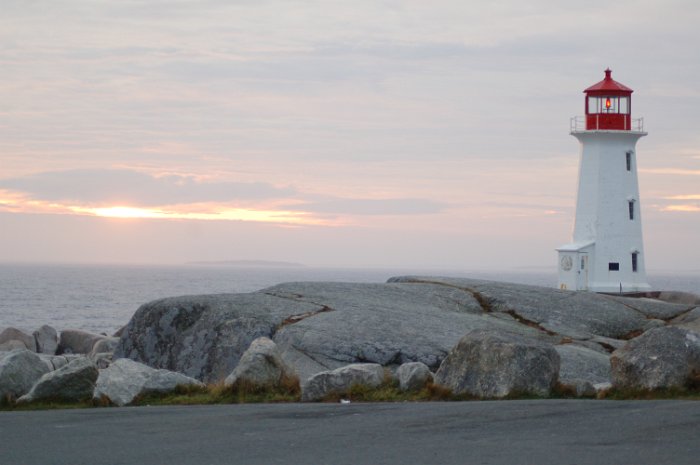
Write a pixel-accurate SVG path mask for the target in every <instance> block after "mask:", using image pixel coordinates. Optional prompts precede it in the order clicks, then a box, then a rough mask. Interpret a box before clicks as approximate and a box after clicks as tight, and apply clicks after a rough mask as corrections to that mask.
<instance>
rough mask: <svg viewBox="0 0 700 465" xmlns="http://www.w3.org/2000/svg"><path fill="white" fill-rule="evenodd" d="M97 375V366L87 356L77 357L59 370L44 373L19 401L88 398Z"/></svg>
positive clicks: (74, 400) (77, 400) (78, 400)
mask: <svg viewBox="0 0 700 465" xmlns="http://www.w3.org/2000/svg"><path fill="white" fill-rule="evenodd" d="M97 375H98V372H97V367H96V366H95V365H94V364H93V363H92V362H91V361H90V360H89V359H88V358H87V357H79V358H76V359H75V360H72V361H71V362H70V363H68V364H67V365H65V366H62V367H61V368H59V369H58V370H55V371H51V372H49V373H46V374H45V375H43V376H42V377H41V378H40V379H39V380H38V381H37V382H36V384H35V385H34V386H33V387H32V389H31V390H30V391H29V392H28V393H27V394H25V395H24V396H22V397H20V398H19V399H18V402H20V403H23V402H36V401H41V400H47V401H60V402H80V401H83V400H88V399H90V398H91V397H92V392H93V390H94V389H95V381H96V380H97Z"/></svg>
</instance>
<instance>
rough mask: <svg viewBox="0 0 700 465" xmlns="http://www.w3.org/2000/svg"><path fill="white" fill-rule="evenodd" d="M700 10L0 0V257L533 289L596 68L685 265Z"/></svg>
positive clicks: (691, 265)
mask: <svg viewBox="0 0 700 465" xmlns="http://www.w3.org/2000/svg"><path fill="white" fill-rule="evenodd" d="M699 5H700V4H698V3H697V2H696V1H690V0H688V1H680V0H665V1H663V2H662V1H624V0H622V1H616V2H609V1H597V0H593V1H588V2H561V1H554V0H551V1H550V0H534V1H522V0H517V1H516V0H513V1H510V0H508V1H490V2H481V1H479V2H476V1H465V0H460V1H443V0H436V1H431V2H426V1H412V0H402V1H390V0H387V1H377V0H373V1H364V0H354V1H352V2H346V1H306V0H297V1H294V0H285V1H265V0H255V1H247V0H241V1H233V0H230V1H228V0H218V1H217V0H198V1H187V0H179V1H178V0H169V1H165V0H162V1H161V0H119V1H117V0H113V1H107V0H83V1H78V0H46V1H43V0H32V1H30V0H16V1H15V0H0V70H1V71H2V73H1V74H0V261H13V262H15V261H23V262H24V261H27V262H37V261H39V262H100V263H104V262H122V263H125V262H128V263H182V262H185V261H191V260H235V259H264V260H285V261H294V262H302V263H306V264H310V265H329V266H384V267H411V268H421V267H424V268H453V269H464V270H470V269H483V268H490V269H513V268H519V267H550V268H551V270H552V271H553V270H554V269H555V266H556V253H555V251H554V249H555V248H556V247H557V246H559V245H561V244H564V243H567V242H569V241H570V239H571V232H572V227H573V217H574V203H575V195H576V184H577V163H578V152H579V147H578V142H577V141H576V139H575V138H573V137H572V136H570V135H569V134H568V132H569V118H570V117H571V116H574V115H577V114H582V113H583V104H584V99H583V94H582V90H583V89H585V88H586V87H588V86H590V85H592V84H594V83H595V82H598V81H600V80H601V79H602V78H603V70H604V69H605V68H606V67H610V68H611V69H612V70H613V77H614V78H615V79H616V80H618V81H620V82H622V83H624V84H625V85H627V86H629V87H631V88H633V89H634V90H635V93H634V94H633V104H632V110H633V117H644V119H645V129H646V130H648V131H649V135H648V136H647V137H645V138H643V139H641V140H640V142H639V143H638V145H637V154H638V166H639V170H640V172H639V177H640V191H641V192H640V193H641V207H642V218H643V227H644V236H645V253H646V264H647V268H648V271H649V272H653V271H662V270H689V269H695V270H697V269H700V248H699V247H698V246H697V244H698V237H700V131H698V128H700V111H699V108H700V84H699V83H700V52H699V51H698V50H700V28H698V24H700V6H699Z"/></svg>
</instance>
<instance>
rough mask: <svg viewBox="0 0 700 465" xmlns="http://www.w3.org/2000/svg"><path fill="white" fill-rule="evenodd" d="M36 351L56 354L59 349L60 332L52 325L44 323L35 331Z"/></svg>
mask: <svg viewBox="0 0 700 465" xmlns="http://www.w3.org/2000/svg"><path fill="white" fill-rule="evenodd" d="M33 336H34V341H35V343H36V351H37V352H39V353H41V354H49V355H54V354H56V350H57V349H58V333H57V332H56V330H55V329H53V328H52V327H51V326H48V325H43V326H42V327H41V328H39V329H37V330H36V331H34V333H33Z"/></svg>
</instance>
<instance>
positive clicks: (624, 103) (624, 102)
mask: <svg viewBox="0 0 700 465" xmlns="http://www.w3.org/2000/svg"><path fill="white" fill-rule="evenodd" d="M629 101H630V99H629V97H620V113H622V114H625V115H626V114H628V113H629V112H630V105H629Z"/></svg>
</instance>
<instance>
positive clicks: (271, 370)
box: [225, 337, 293, 387]
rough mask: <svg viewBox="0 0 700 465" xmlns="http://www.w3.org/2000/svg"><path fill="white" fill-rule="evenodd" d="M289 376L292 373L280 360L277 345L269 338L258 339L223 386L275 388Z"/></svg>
mask: <svg viewBox="0 0 700 465" xmlns="http://www.w3.org/2000/svg"><path fill="white" fill-rule="evenodd" d="M291 376H293V372H292V370H291V369H290V368H289V367H288V366H287V364H286V363H285V362H284V361H283V360H282V356H281V354H280V352H279V350H278V349H277V345H276V344H275V343H274V342H272V340H270V339H269V338H266V337H260V338H258V339H256V340H254V341H253V342H252V343H251V344H250V347H249V348H248V350H246V351H245V352H244V353H243V355H242V356H241V361H240V362H238V365H237V366H236V368H235V369H234V370H233V372H232V373H231V374H230V375H229V376H228V377H227V378H226V380H225V385H226V386H227V387H228V386H233V385H234V384H236V383H244V384H248V385H252V386H261V387H262V386H277V385H279V384H280V382H281V381H282V379H283V378H285V377H291Z"/></svg>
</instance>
